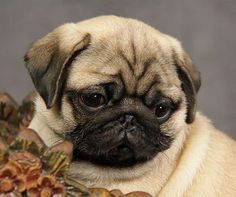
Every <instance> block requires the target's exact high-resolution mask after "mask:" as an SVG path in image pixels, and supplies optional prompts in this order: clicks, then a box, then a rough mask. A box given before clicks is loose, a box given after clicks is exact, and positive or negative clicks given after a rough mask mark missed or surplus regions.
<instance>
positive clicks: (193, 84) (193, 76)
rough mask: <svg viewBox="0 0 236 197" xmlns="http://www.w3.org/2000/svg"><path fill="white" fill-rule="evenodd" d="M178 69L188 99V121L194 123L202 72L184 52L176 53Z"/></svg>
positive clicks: (175, 58)
mask: <svg viewBox="0 0 236 197" xmlns="http://www.w3.org/2000/svg"><path fill="white" fill-rule="evenodd" d="M174 61H175V65H176V71H177V74H178V77H179V79H180V80H181V82H182V89H183V91H184V92H185V95H186V99H187V117H186V122H187V123H188V124H190V123H192V122H193V121H194V119H195V114H196V94H197V92H198V90H199V88H200V86H201V76H200V72H199V71H198V70H196V68H195V66H194V65H193V63H192V61H191V59H190V57H189V56H188V55H187V54H186V53H184V54H183V55H181V56H180V55H177V54H174Z"/></svg>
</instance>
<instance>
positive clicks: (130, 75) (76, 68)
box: [67, 31, 181, 96]
mask: <svg viewBox="0 0 236 197" xmlns="http://www.w3.org/2000/svg"><path fill="white" fill-rule="evenodd" d="M175 45H176V44H175V43H174V42H173V40H171V38H170V37H168V36H166V35H164V34H161V33H150V32H145V31H140V32H134V31H124V32H123V33H122V34H121V32H119V31H118V32H115V33H112V34H105V35H102V36H100V37H99V38H97V39H93V36H92V40H91V44H90V46H89V47H88V48H87V49H86V50H85V51H83V52H82V53H81V54H80V55H78V56H77V57H76V58H75V59H74V61H73V62H72V65H71V67H70V70H69V77H68V79H67V87H69V88H73V89H77V90H80V89H83V88H86V87H89V86H92V85H98V84H103V83H110V82H116V83H117V84H120V85H123V86H124V88H125V90H126V92H127V93H128V94H130V95H133V94H136V95H143V94H145V93H146V92H147V91H148V90H149V89H150V88H151V87H152V86H156V88H157V89H159V90H162V91H167V90H168V89H169V90H170V91H169V92H168V94H175V96H176V92H178V91H179V92H180V90H181V88H180V85H181V83H180V80H179V79H178V75H177V73H176V66H175V65H174V64H175V61H174V59H173V53H176V47H178V46H175Z"/></svg>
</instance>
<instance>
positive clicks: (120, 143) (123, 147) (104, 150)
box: [70, 117, 172, 168]
mask: <svg viewBox="0 0 236 197" xmlns="http://www.w3.org/2000/svg"><path fill="white" fill-rule="evenodd" d="M129 118H130V117H129ZM124 125H125V126H124ZM153 129H154V128H153V127H152V128H148V127H145V126H143V125H141V124H139V123H138V122H137V121H136V120H132V123H131V121H130V123H129V124H127V123H126V124H124V123H123V120H122V121H121V120H119V119H118V120H113V121H111V122H109V123H107V124H105V125H103V126H100V127H99V128H96V129H95V130H91V131H89V132H86V134H84V135H79V133H80V132H81V131H79V130H77V131H76V132H75V133H74V135H70V139H71V141H72V142H73V144H74V152H73V160H74V161H89V162H91V163H94V164H96V165H101V166H110V167H118V168H122V167H130V166H134V165H136V164H139V163H143V162H145V161H148V160H151V159H152V158H153V157H155V156H156V155H157V154H158V153H159V152H161V151H164V150H166V149H167V148H169V146H170V144H171V141H172V138H171V137H170V136H168V135H164V134H162V133H161V132H160V131H159V129H158V128H156V130H153Z"/></svg>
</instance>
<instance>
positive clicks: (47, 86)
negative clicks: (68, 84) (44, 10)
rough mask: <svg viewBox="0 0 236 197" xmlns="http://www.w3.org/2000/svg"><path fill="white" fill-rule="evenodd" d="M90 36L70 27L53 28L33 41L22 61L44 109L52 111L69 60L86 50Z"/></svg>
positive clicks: (70, 24) (68, 25) (74, 27)
mask: <svg viewBox="0 0 236 197" xmlns="http://www.w3.org/2000/svg"><path fill="white" fill-rule="evenodd" d="M89 41H90V35H89V34H88V33H82V32H79V30H78V29H77V27H76V25H75V24H73V23H69V24H65V25H62V26H60V27H58V28H56V29H55V30H54V31H52V32H51V33H49V34H47V35H46V36H45V37H43V38H41V39H39V40H38V41H36V42H35V43H34V44H33V46H32V47H31V48H30V49H29V50H28V51H27V53H26V55H25V57H24V60H25V65H26V68H27V69H28V71H29V73H30V76H31V78H32V80H33V83H34V85H35V88H36V90H37V91H38V93H39V94H40V96H41V97H42V98H43V100H44V102H45V104H46V106H47V108H51V107H52V106H53V105H54V104H55V102H56V100H57V98H58V96H59V95H60V93H61V90H62V86H63V83H64V82H65V77H66V70H67V69H66V68H67V67H68V66H69V64H70V60H71V59H73V57H74V56H75V55H76V54H77V52H79V51H81V50H83V49H84V48H85V47H86V46H88V44H89Z"/></svg>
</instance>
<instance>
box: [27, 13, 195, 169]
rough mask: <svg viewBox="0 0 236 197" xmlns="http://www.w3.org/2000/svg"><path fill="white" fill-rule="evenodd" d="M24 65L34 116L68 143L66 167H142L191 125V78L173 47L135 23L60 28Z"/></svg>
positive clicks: (102, 20)
mask: <svg viewBox="0 0 236 197" xmlns="http://www.w3.org/2000/svg"><path fill="white" fill-rule="evenodd" d="M25 61H26V67H27V69H28V70H29V73H30V75H31V77H32V80H33V82H34V85H35V87H36V89H37V91H38V93H39V95H40V98H39V99H38V101H37V102H36V107H37V108H36V109H37V112H36V113H37V114H36V115H40V116H41V117H43V120H45V122H46V124H47V126H48V127H49V128H50V129H51V130H52V131H53V132H54V133H56V135H58V136H60V138H63V139H67V140H70V141H72V143H73V144H74V155H73V159H74V160H77V161H80V160H86V161H89V162H92V163H95V164H98V165H105V166H113V167H116V166H117V167H125V166H133V165H135V164H138V163H144V162H146V161H148V160H151V159H152V158H153V157H155V156H156V155H158V153H159V152H162V151H165V150H166V149H168V148H170V147H171V145H172V143H173V141H174V140H175V138H176V136H178V135H180V133H181V131H182V130H183V127H184V126H185V125H186V124H191V123H192V122H193V121H194V117H195V108H196V101H195V96H196V93H197V91H198V89H199V87H200V77H199V72H198V71H196V70H195V67H194V66H193V64H192V62H191V60H190V58H189V57H188V55H187V54H186V53H185V52H184V51H183V49H182V47H181V45H180V44H179V42H178V41H176V40H175V39H174V38H172V37H170V36H167V35H165V34H163V33H161V32H159V31H157V30H155V29H153V28H151V27H150V26H148V25H146V24H144V23H142V22H140V21H136V20H133V19H125V18H120V17H114V16H107V17H98V18H94V19H90V20H87V21H83V22H80V23H77V24H65V25H63V26H60V27H59V28H57V29H55V30H54V31H53V32H51V33H49V34H48V35H46V36H45V37H43V38H42V39H40V40H38V41H37V42H35V43H34V44H33V46H32V48H30V49H29V51H28V52H27V54H26V56H25ZM42 101H43V102H44V103H43V104H42ZM37 105H38V106H37ZM42 132H43V131H42ZM41 136H42V137H43V136H44V134H43V133H42V134H41ZM45 140H46V139H45Z"/></svg>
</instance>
